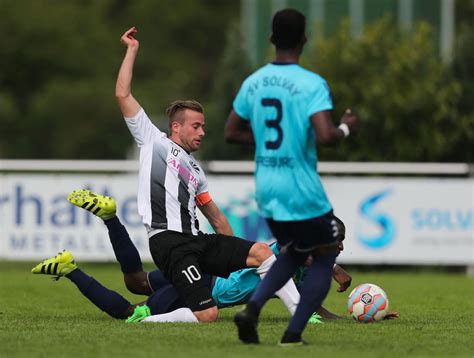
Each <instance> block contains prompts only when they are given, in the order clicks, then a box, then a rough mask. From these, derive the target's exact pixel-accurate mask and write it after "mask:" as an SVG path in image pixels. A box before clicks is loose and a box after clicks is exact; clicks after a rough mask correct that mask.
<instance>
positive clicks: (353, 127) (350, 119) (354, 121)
mask: <svg viewBox="0 0 474 358" xmlns="http://www.w3.org/2000/svg"><path fill="white" fill-rule="evenodd" d="M342 123H345V124H346V125H347V126H348V127H349V131H350V133H355V132H357V128H358V127H359V119H358V118H357V117H356V116H355V115H354V114H353V113H352V110H351V109H350V108H348V109H346V111H345V112H344V114H343V115H342V118H341V124H342Z"/></svg>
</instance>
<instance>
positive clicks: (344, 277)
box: [332, 264, 352, 292]
mask: <svg viewBox="0 0 474 358" xmlns="http://www.w3.org/2000/svg"><path fill="white" fill-rule="evenodd" d="M332 277H333V278H334V280H336V282H337V283H338V284H339V287H338V288H337V292H344V291H345V290H347V288H348V287H349V286H350V285H351V283H352V277H351V275H349V274H348V273H347V272H346V271H344V270H343V268H342V267H341V266H339V265H337V264H336V266H334V270H333V274H332Z"/></svg>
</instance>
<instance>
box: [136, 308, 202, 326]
mask: <svg viewBox="0 0 474 358" xmlns="http://www.w3.org/2000/svg"><path fill="white" fill-rule="evenodd" d="M142 322H190V323H199V321H198V320H197V318H196V316H195V315H194V313H193V311H191V310H190V309H189V308H178V309H177V310H175V311H172V312H168V313H163V314H155V315H153V316H149V317H147V318H145V319H144V320H143V321H142Z"/></svg>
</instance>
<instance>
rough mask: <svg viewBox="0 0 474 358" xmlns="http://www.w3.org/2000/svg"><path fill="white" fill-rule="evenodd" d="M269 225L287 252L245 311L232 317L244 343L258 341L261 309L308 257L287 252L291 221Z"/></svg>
mask: <svg viewBox="0 0 474 358" xmlns="http://www.w3.org/2000/svg"><path fill="white" fill-rule="evenodd" d="M268 224H269V227H270V229H271V230H272V233H273V234H274V236H275V237H276V238H277V240H278V242H279V244H280V246H281V247H285V246H286V250H283V251H284V252H282V253H281V254H280V255H279V256H278V259H277V260H276V262H275V264H274V265H273V266H272V267H271V269H270V270H269V272H268V274H267V276H266V277H265V279H264V280H263V281H262V283H261V284H260V285H259V286H258V288H257V290H256V291H255V292H254V294H253V295H252V297H251V298H250V301H249V302H248V304H247V306H246V308H245V309H244V310H243V311H241V312H238V313H237V314H236V315H235V323H236V325H237V327H238V331H239V338H240V339H241V340H242V341H243V342H244V343H258V342H259V339H258V334H257V329H256V327H257V322H258V316H259V314H260V310H261V308H262V307H263V305H264V304H265V303H266V302H267V301H268V300H269V299H270V298H271V297H273V295H274V294H275V292H276V291H278V290H279V289H280V288H281V287H282V286H283V285H284V284H285V282H288V280H290V279H291V277H292V276H293V275H294V273H295V272H296V270H297V268H298V267H299V266H300V265H302V264H303V263H304V261H305V259H306V257H307V255H308V254H305V253H299V252H295V251H294V250H290V249H289V248H290V247H291V246H292V240H293V233H292V230H293V229H292V225H293V224H292V223H291V222H289V223H288V222H275V221H273V220H268Z"/></svg>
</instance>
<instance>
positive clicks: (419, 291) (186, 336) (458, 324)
mask: <svg viewBox="0 0 474 358" xmlns="http://www.w3.org/2000/svg"><path fill="white" fill-rule="evenodd" d="M34 264H36V263H34ZM34 264H33V263H31V264H28V263H12V262H0V292H1V295H0V356H2V357H47V356H57V355H63V356H68V357H91V356H93V357H132V356H133V357H150V356H158V357H189V356H192V357H206V358H209V357H218V358H220V357H246V358H249V357H262V356H267V355H268V356H271V357H288V356H289V355H291V357H305V358H307V357H313V356H315V355H317V356H320V357H354V356H356V357H400V356H410V357H412V356H416V357H428V356H431V357H472V352H473V351H474V342H473V340H472V327H473V323H474V322H473V316H472V314H471V312H473V310H474V303H473V302H474V301H473V300H472V297H473V295H474V284H473V279H472V278H468V277H466V276H464V275H454V274H446V273H429V272H425V273H417V272H405V273H394V272H391V273H387V272H375V271H374V272H371V273H361V272H356V271H353V272H352V276H353V287H355V286H356V285H358V284H360V283H364V282H374V283H376V284H379V285H380V286H381V287H382V288H383V289H384V290H385V291H386V292H387V294H388V296H389V299H390V308H391V309H393V310H395V311H398V312H400V316H401V317H400V318H399V319H398V320H394V321H384V322H380V323H375V324H359V323H356V322H354V321H352V320H351V319H350V318H349V315H348V313H347V311H346V308H345V301H346V299H347V295H348V292H346V293H337V292H336V285H333V286H332V287H331V291H330V294H329V297H328V298H327V299H326V302H325V305H326V307H328V308H329V309H330V310H332V311H334V312H336V313H337V314H340V315H342V316H344V317H345V319H344V320H341V321H337V322H326V323H324V324H323V325H316V326H311V325H310V326H308V327H307V329H306V331H305V333H304V338H305V339H306V340H307V341H308V343H309V345H307V346H304V347H298V348H295V349H292V348H288V349H284V348H282V347H279V346H277V345H276V342H277V341H278V339H279V338H280V336H281V335H282V333H283V331H284V329H285V327H286V324H287V322H288V318H289V315H288V312H287V311H286V309H285V307H284V306H283V305H282V304H281V302H279V301H278V300H277V299H274V300H271V301H270V302H269V304H268V305H267V306H265V308H264V310H263V312H262V315H261V322H260V324H259V333H260V338H261V342H262V344H261V345H260V346H252V347H249V346H247V345H243V344H241V343H239V341H238V340H237V333H236V329H235V326H234V324H233V322H232V317H233V315H234V314H235V312H236V311H237V310H239V309H240V308H241V307H235V308H230V309H223V310H221V312H220V317H219V321H218V322H216V323H212V324H186V323H181V324H178V323H176V324H171V323H164V324H159V323H151V324H126V323H124V321H119V320H114V319H112V318H110V317H109V316H107V315H106V314H105V313H104V312H101V311H100V310H99V309H97V308H96V307H95V306H93V305H92V304H91V303H90V301H88V300H87V299H86V298H85V297H83V296H82V295H81V293H80V292H79V291H78V289H77V288H76V286H75V285H74V284H73V283H72V282H70V281H69V280H68V279H67V278H61V279H60V280H59V281H57V282H55V281H52V280H51V278H50V277H46V276H42V275H32V274H31V273H30V269H31V267H32V266H33V265H34ZM79 265H80V267H81V269H82V270H84V271H85V272H86V273H88V274H89V275H92V276H94V277H95V278H96V279H97V280H99V281H100V282H101V283H102V284H103V285H105V286H106V287H109V288H111V289H113V290H116V291H118V292H119V293H120V294H121V295H123V296H124V297H126V298H127V299H129V300H130V301H131V302H134V303H136V302H139V301H142V300H143V299H144V297H143V296H135V295H132V294H130V293H129V292H127V290H126V289H125V287H124V284H123V278H122V274H121V272H120V268H119V267H118V265H117V264H106V265H105V264H81V263H79ZM147 266H148V268H149V269H150V268H151V266H150V265H147ZM58 352H59V353H58Z"/></svg>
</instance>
